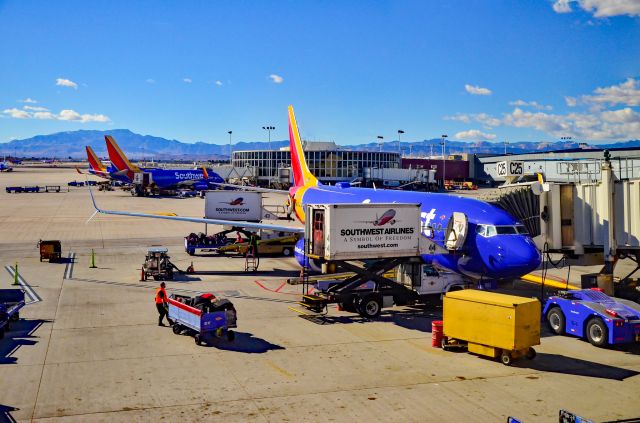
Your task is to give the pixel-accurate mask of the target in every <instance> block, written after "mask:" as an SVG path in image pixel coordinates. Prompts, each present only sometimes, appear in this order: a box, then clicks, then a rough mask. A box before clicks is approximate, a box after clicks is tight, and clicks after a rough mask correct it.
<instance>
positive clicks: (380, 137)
mask: <svg viewBox="0 0 640 423" xmlns="http://www.w3.org/2000/svg"><path fill="white" fill-rule="evenodd" d="M378 139H379V140H380V141H378V145H379V146H380V152H382V146H383V145H384V142H383V141H382V140H384V137H383V136H382V135H378Z"/></svg>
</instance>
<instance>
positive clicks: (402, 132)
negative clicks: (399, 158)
mask: <svg viewBox="0 0 640 423" xmlns="http://www.w3.org/2000/svg"><path fill="white" fill-rule="evenodd" d="M400 134H404V131H403V130H402V129H398V153H401V151H400ZM401 155H402V154H401Z"/></svg>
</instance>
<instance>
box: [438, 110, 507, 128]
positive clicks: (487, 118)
mask: <svg viewBox="0 0 640 423" xmlns="http://www.w3.org/2000/svg"><path fill="white" fill-rule="evenodd" d="M444 119H445V120H456V121H459V122H464V123H470V122H472V121H475V122H479V123H481V124H483V125H484V126H486V127H489V128H491V127H494V126H500V125H501V123H502V122H501V121H500V119H497V118H495V117H493V116H491V115H489V114H487V113H469V114H467V113H456V114H455V115H453V116H445V117H444Z"/></svg>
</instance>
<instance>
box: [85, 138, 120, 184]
mask: <svg viewBox="0 0 640 423" xmlns="http://www.w3.org/2000/svg"><path fill="white" fill-rule="evenodd" d="M85 150H86V151H87V160H88V161H89V169H87V171H88V172H89V173H90V174H92V175H96V176H99V177H101V178H105V179H111V180H116V181H120V182H126V183H129V182H130V181H129V179H128V178H127V177H126V176H125V175H124V174H123V172H119V171H118V169H116V168H115V167H114V166H113V164H111V163H109V166H105V165H104V163H102V161H100V159H99V158H98V156H97V155H96V153H95V152H94V151H93V149H92V148H91V147H89V146H88V145H87V146H85ZM76 170H77V171H78V173H82V172H81V171H80V169H78V168H76Z"/></svg>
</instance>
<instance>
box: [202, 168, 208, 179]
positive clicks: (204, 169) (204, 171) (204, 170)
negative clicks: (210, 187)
mask: <svg viewBox="0 0 640 423" xmlns="http://www.w3.org/2000/svg"><path fill="white" fill-rule="evenodd" d="M202 174H203V175H204V179H209V172H207V168H206V167H204V166H202Z"/></svg>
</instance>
